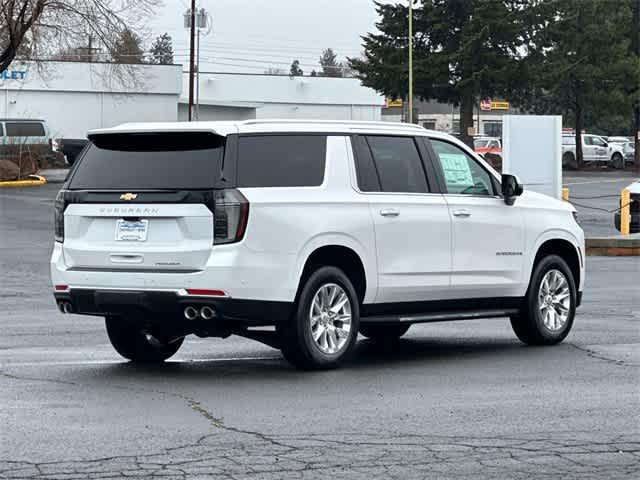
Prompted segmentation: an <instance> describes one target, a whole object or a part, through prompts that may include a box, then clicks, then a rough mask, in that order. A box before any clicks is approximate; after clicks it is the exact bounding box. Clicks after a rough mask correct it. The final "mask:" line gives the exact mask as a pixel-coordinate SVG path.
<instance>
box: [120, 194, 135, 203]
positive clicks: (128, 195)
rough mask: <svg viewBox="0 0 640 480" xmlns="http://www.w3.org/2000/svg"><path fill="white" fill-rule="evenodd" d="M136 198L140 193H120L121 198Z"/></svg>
mask: <svg viewBox="0 0 640 480" xmlns="http://www.w3.org/2000/svg"><path fill="white" fill-rule="evenodd" d="M136 198H138V194H137V193H123V194H122V195H120V200H127V201H128V200H135V199H136Z"/></svg>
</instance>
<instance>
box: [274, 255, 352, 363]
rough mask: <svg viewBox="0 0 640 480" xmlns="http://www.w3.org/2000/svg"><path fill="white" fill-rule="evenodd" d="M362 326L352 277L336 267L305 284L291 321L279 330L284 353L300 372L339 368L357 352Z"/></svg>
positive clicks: (323, 270)
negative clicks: (355, 349)
mask: <svg viewBox="0 0 640 480" xmlns="http://www.w3.org/2000/svg"><path fill="white" fill-rule="evenodd" d="M359 323H360V310H359V305H358V297H357V296H356V293H355V290H354V288H353V285H352V284H351V281H350V280H349V278H348V277H347V276H346V275H345V274H344V272H342V270H340V269H338V268H336V267H329V266H326V267H320V268H319V269H317V270H316V271H315V272H313V273H312V274H311V276H310V277H309V278H308V279H307V280H306V282H305V283H304V285H302V290H301V291H300V295H299V298H298V301H297V303H296V307H295V311H294V313H293V315H292V317H291V319H290V320H289V322H287V323H286V324H284V325H281V326H279V328H278V333H279V334H280V338H281V342H282V354H283V355H284V357H285V358H286V359H287V360H288V361H289V362H291V363H292V364H293V365H294V366H296V367H297V368H300V369H307V370H310V369H313V370H318V369H329V368H335V367H338V366H340V365H341V364H342V363H343V362H344V361H345V360H346V359H347V358H348V357H349V355H350V354H351V352H352V350H353V346H354V344H355V342H356V338H357V336H358V326H359Z"/></svg>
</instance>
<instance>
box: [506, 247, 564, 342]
mask: <svg viewBox="0 0 640 480" xmlns="http://www.w3.org/2000/svg"><path fill="white" fill-rule="evenodd" d="M576 299H577V292H576V285H575V280H574V278H573V274H572V273H571V269H570V268H569V266H568V265H567V263H566V262H565V261H564V260H563V259H562V258H561V257H559V256H557V255H548V256H546V257H544V258H543V259H542V260H540V261H539V262H538V264H537V265H536V266H535V268H534V271H533V274H532V275H531V282H530V284H529V290H528V291H527V296H526V300H525V305H524V306H523V308H522V310H521V312H520V314H519V315H517V316H514V317H512V318H511V326H512V327H513V331H514V332H515V334H516V336H517V337H518V338H519V339H520V340H521V341H522V342H524V343H526V344H528V345H554V344H556V343H560V342H561V341H562V340H564V339H565V337H566V336H567V335H568V334H569V331H570V330H571V327H572V325H573V319H574V317H575V312H576Z"/></svg>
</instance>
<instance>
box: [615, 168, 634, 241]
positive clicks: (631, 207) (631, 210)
mask: <svg viewBox="0 0 640 480" xmlns="http://www.w3.org/2000/svg"><path fill="white" fill-rule="evenodd" d="M627 189H628V190H629V193H630V197H631V205H629V213H630V215H631V218H630V224H629V232H630V233H638V232H640V180H638V181H636V182H633V183H632V184H631V185H629V186H628V187H627ZM620 206H621V207H622V205H620ZM613 224H614V225H615V227H616V230H618V231H620V212H619V211H618V212H616V213H614V215H613Z"/></svg>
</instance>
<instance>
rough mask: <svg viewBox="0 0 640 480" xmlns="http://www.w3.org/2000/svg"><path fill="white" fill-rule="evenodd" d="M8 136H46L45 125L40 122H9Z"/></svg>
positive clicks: (7, 125)
mask: <svg viewBox="0 0 640 480" xmlns="http://www.w3.org/2000/svg"><path fill="white" fill-rule="evenodd" d="M6 127H7V137H44V136H45V133H44V125H42V124H41V123H38V122H7V123H6Z"/></svg>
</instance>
